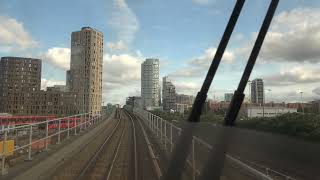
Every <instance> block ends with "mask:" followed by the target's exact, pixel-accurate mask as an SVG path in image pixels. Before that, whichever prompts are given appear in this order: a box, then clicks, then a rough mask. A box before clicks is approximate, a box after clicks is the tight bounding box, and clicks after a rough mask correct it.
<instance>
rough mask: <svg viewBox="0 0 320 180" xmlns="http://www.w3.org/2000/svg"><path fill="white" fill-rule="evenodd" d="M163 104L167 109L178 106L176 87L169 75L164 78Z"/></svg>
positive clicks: (164, 108)
mask: <svg viewBox="0 0 320 180" xmlns="http://www.w3.org/2000/svg"><path fill="white" fill-rule="evenodd" d="M162 105H163V110H166V111H168V110H174V109H175V108H176V87H175V86H174V85H173V84H172V82H171V80H170V79H169V78H168V76H165V77H163V78H162Z"/></svg>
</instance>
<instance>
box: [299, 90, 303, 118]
mask: <svg viewBox="0 0 320 180" xmlns="http://www.w3.org/2000/svg"><path fill="white" fill-rule="evenodd" d="M299 93H300V98H301V110H302V120H304V108H303V100H302V94H303V92H302V91H300V92H299Z"/></svg>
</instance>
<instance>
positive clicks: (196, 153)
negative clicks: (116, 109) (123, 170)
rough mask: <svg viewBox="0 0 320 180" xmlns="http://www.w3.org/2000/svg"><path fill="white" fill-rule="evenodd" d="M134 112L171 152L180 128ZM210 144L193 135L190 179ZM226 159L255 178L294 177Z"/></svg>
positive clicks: (157, 118) (207, 152) (201, 164)
mask: <svg viewBox="0 0 320 180" xmlns="http://www.w3.org/2000/svg"><path fill="white" fill-rule="evenodd" d="M133 111H134V113H135V114H136V115H137V116H139V117H140V118H141V119H143V120H144V122H145V124H146V125H147V126H148V127H149V128H150V130H151V131H152V133H153V134H154V135H155V136H156V137H157V138H158V139H159V141H160V144H161V146H162V147H163V148H164V150H165V152H167V153H168V155H169V156H170V155H171V154H172V151H173V148H174V146H175V145H176V144H177V141H178V139H179V136H180V135H181V133H182V129H181V128H180V127H178V126H176V125H174V124H172V123H171V122H169V121H167V120H164V119H162V118H161V117H159V116H157V115H154V114H152V113H150V112H149V111H145V110H142V109H137V108H134V109H133ZM212 148H213V147H212V146H211V145H210V144H208V143H207V142H205V141H204V140H202V139H200V138H198V137H196V136H193V137H192V145H191V149H190V150H191V151H190V153H189V155H188V157H187V160H186V162H187V164H188V167H189V168H190V169H191V171H192V172H191V174H192V180H196V179H197V178H198V176H199V175H200V173H201V169H203V166H204V165H205V163H206V161H207V159H208V157H209V156H210V151H211V150H212ZM226 161H228V162H229V163H231V164H232V165H233V166H236V167H238V168H240V169H241V170H243V171H244V172H246V174H249V175H250V176H251V177H254V178H256V179H263V180H271V179H277V180H278V179H279V180H280V179H283V180H295V179H294V178H292V177H290V176H287V175H285V174H283V173H280V172H277V171H275V170H272V169H270V168H268V167H264V166H262V165H259V164H257V163H254V162H251V161H247V160H244V159H240V158H239V157H235V156H231V155H230V154H227V155H226Z"/></svg>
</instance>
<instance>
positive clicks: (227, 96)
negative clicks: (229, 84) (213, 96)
mask: <svg viewBox="0 0 320 180" xmlns="http://www.w3.org/2000/svg"><path fill="white" fill-rule="evenodd" d="M232 97H233V93H225V94H224V101H225V102H231V100H232Z"/></svg>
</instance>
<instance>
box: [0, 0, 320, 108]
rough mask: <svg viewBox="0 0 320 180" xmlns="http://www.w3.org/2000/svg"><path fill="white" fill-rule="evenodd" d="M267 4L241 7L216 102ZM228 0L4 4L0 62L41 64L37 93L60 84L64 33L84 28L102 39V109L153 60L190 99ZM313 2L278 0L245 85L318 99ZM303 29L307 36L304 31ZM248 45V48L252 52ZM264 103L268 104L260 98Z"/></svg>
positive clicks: (318, 37) (319, 37) (136, 84)
mask: <svg viewBox="0 0 320 180" xmlns="http://www.w3.org/2000/svg"><path fill="white" fill-rule="evenodd" d="M269 2H270V1H269V0H247V1H246V3H245V6H244V8H243V13H242V14H241V16H240V19H239V21H238V24H237V26H236V28H235V31H234V33H233V36H232V38H231V41H230V43H229V45H228V48H227V51H226V53H225V56H224V59H223V61H222V64H221V66H220V67H219V70H218V72H217V77H216V79H215V80H214V82H213V84H212V88H211V91H209V95H208V96H209V97H210V98H214V97H216V98H217V99H219V100H223V93H224V92H231V91H233V90H234V89H235V88H236V87H237V85H238V81H239V79H240V77H241V74H242V71H243V69H244V66H245V61H246V59H247V58H248V55H249V52H250V47H252V42H253V37H254V34H255V33H256V32H257V31H258V30H259V27H260V25H261V23H262V20H263V18H264V15H265V12H266V10H267V7H268V3H269ZM234 3H235V0H183V1H169V0H161V1H160V0H148V1H146V0H130V1H129V0H106V1H103V0H93V1H88V0H77V1H74V0H68V1H62V0H56V1H49V0H28V1H23V0H2V1H1V2H0V56H30V57H37V58H41V59H42V60H43V72H42V78H43V84H42V85H43V87H46V86H49V85H53V84H63V83H64V81H65V70H67V69H68V64H69V61H70V57H69V56H70V55H69V54H70V35H71V32H72V31H78V30H80V28H81V27H83V26H91V27H93V28H96V29H98V30H100V31H102V32H103V33H104V44H105V47H104V49H105V55H104V86H103V87H104V93H103V98H104V101H106V102H112V103H116V102H121V103H123V102H124V99H125V97H126V96H128V95H139V93H140V63H141V62H142V61H143V60H144V59H145V58H147V57H156V58H159V59H160V62H161V76H164V75H169V76H170V77H171V79H172V80H173V81H174V83H175V84H176V86H177V91H178V92H179V93H185V94H195V93H196V92H197V91H198V90H199V88H200V85H201V83H202V81H203V79H204V75H205V73H206V71H207V69H208V66H209V64H210V60H211V59H212V56H213V55H214V53H215V48H216V47H217V46H218V43H219V40H220V38H221V36H222V33H223V31H224V28H225V26H226V23H227V21H228V19H229V16H230V13H231V11H232V9H233V6H234ZM318 19H320V2H319V1H317V0H281V1H280V3H279V7H278V9H277V12H276V16H275V18H274V21H273V23H272V26H271V29H270V32H269V34H268V37H267V38H266V41H265V44H264V46H263V49H262V52H261V55H260V56H259V59H258V62H257V64H256V66H255V69H254V72H253V74H252V75H251V79H253V78H255V77H262V78H264V79H265V83H266V87H267V88H268V89H271V90H272V91H271V93H270V94H269V95H268V96H269V100H270V101H271V100H273V101H297V100H298V97H299V95H298V93H297V91H299V90H301V91H303V92H304V96H305V100H312V99H319V98H320V88H319V87H320V83H319V82H320V76H319V75H318V74H320V63H319V62H320V53H319V52H318V51H319V49H320V22H319V21H316V20H318ZM309 32H310V33H309ZM250 45H251V46H250ZM268 96H267V101H268Z"/></svg>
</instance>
